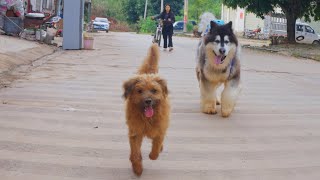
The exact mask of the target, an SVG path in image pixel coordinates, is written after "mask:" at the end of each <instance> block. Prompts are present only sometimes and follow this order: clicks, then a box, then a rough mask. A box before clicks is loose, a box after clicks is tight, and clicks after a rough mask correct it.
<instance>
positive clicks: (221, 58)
mask: <svg viewBox="0 0 320 180" xmlns="http://www.w3.org/2000/svg"><path fill="white" fill-rule="evenodd" d="M225 59H226V56H224V55H219V56H216V57H215V61H214V62H215V64H216V65H219V64H222V63H223V61H224V60H225Z"/></svg>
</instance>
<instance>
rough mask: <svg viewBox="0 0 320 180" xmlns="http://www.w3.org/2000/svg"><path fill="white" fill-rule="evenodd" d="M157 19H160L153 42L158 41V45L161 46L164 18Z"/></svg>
mask: <svg viewBox="0 0 320 180" xmlns="http://www.w3.org/2000/svg"><path fill="white" fill-rule="evenodd" d="M157 21H158V24H157V28H156V32H155V34H154V36H153V40H152V43H158V46H159V47H160V43H161V35H162V20H160V19H159V20H157Z"/></svg>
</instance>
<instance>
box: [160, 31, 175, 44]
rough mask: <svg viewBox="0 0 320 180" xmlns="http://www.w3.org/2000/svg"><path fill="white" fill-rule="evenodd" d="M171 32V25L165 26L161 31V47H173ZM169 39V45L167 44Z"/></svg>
mask: <svg viewBox="0 0 320 180" xmlns="http://www.w3.org/2000/svg"><path fill="white" fill-rule="evenodd" d="M172 34H173V27H165V28H164V29H163V31H162V35H163V48H167V47H173V44H172ZM168 39H169V45H168Z"/></svg>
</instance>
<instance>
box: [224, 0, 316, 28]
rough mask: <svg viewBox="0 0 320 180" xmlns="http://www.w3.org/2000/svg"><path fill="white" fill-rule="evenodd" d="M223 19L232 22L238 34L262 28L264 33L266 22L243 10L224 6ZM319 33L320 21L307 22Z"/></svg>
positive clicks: (279, 9)
mask: <svg viewBox="0 0 320 180" xmlns="http://www.w3.org/2000/svg"><path fill="white" fill-rule="evenodd" d="M221 9H222V10H221V19H222V20H224V21H225V22H229V21H232V22H233V24H232V26H233V29H234V31H235V32H236V33H242V32H244V30H245V29H248V30H253V29H257V28H258V27H260V28H261V29H262V31H263V29H264V26H265V22H264V20H263V19H262V18H260V17H257V15H255V14H253V13H250V12H247V11H246V10H245V9H243V8H239V7H238V8H237V9H232V8H228V7H227V6H225V5H223V4H222V8H221ZM275 12H276V13H282V10H281V8H276V9H275ZM298 21H302V22H305V21H304V19H298ZM307 23H308V24H310V26H311V27H312V28H313V29H314V30H315V31H316V32H317V33H320V21H314V20H312V21H311V22H307Z"/></svg>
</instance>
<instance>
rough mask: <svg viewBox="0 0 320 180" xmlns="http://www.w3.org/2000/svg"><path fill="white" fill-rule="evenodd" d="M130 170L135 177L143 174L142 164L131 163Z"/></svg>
mask: <svg viewBox="0 0 320 180" xmlns="http://www.w3.org/2000/svg"><path fill="white" fill-rule="evenodd" d="M132 170H133V172H134V173H135V174H136V175H137V176H141V174H142V172H143V167H142V162H141V161H140V162H132Z"/></svg>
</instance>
